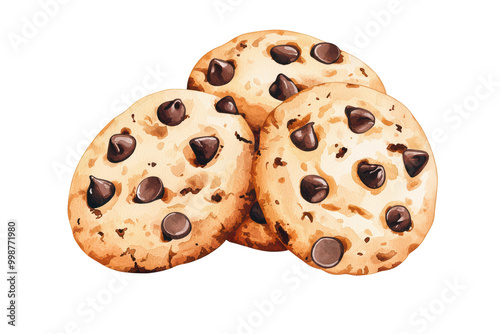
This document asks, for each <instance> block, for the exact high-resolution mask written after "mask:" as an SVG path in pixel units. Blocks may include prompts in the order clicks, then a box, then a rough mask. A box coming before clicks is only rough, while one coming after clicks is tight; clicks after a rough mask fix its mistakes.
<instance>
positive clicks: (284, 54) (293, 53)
mask: <svg viewBox="0 0 500 334" xmlns="http://www.w3.org/2000/svg"><path fill="white" fill-rule="evenodd" d="M299 56H300V51H299V49H298V48H296V47H295V46H291V45H276V46H275V47H273V48H272V49H271V57H272V58H273V59H274V61H275V62H277V63H278V64H281V65H288V64H291V63H293V62H294V61H296V60H297V59H299Z"/></svg>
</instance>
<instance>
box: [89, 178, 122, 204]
mask: <svg viewBox="0 0 500 334" xmlns="http://www.w3.org/2000/svg"><path fill="white" fill-rule="evenodd" d="M114 194H115V186H114V184H113V183H111V182H109V181H106V180H101V179H98V178H97V177H94V176H92V175H90V185H89V188H88V189H87V204H88V205H89V206H90V207H91V208H93V209H95V208H98V207H101V206H103V205H104V204H106V203H108V202H109V200H110V199H111V198H112V197H113V196H114Z"/></svg>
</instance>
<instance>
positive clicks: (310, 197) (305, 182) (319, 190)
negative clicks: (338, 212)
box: [300, 175, 330, 203]
mask: <svg viewBox="0 0 500 334" xmlns="http://www.w3.org/2000/svg"><path fill="white" fill-rule="evenodd" d="M329 192H330V187H329V186H328V183H327V182H326V180H325V179H324V178H322V177H321V176H317V175H308V176H306V177H304V178H303V179H302V181H301V182H300V194H301V195H302V197H303V198H304V199H305V200H306V201H308V202H310V203H319V202H321V201H323V200H324V199H325V198H326V197H327V196H328V193H329Z"/></svg>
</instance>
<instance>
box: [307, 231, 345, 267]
mask: <svg viewBox="0 0 500 334" xmlns="http://www.w3.org/2000/svg"><path fill="white" fill-rule="evenodd" d="M343 255H344V245H343V244H342V242H340V240H339V239H337V238H332V237H323V238H320V239H318V241H316V242H315V243H314V245H313V246H312V249H311V259H312V260H313V262H314V263H316V264H317V265H318V266H320V267H322V268H332V267H335V266H336V265H337V264H339V262H340V260H342V256H343Z"/></svg>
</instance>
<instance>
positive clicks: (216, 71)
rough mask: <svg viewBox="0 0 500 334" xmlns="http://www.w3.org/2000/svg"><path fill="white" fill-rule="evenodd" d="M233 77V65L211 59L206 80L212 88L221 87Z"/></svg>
mask: <svg viewBox="0 0 500 334" xmlns="http://www.w3.org/2000/svg"><path fill="white" fill-rule="evenodd" d="M233 77H234V65H233V64H231V63H230V62H228V61H224V60H220V59H215V58H214V59H212V60H211V61H210V64H209V65H208V72H207V80H208V82H209V83H210V84H211V85H213V86H223V85H225V84H227V83H228V82H230V81H231V80H232V79H233Z"/></svg>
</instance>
